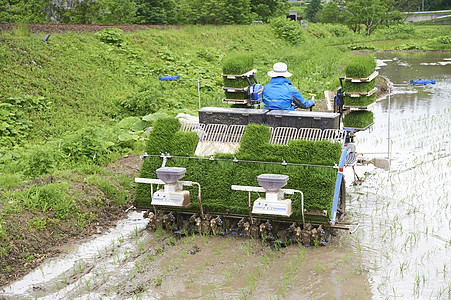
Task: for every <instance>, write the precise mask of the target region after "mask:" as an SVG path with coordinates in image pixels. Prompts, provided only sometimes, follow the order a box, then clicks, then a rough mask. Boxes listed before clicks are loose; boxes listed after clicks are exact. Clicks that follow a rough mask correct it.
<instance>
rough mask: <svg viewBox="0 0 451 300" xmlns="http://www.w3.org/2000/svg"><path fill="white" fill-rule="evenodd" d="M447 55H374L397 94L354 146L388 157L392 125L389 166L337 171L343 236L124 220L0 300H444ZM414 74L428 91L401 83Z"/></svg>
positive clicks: (380, 106)
mask: <svg viewBox="0 0 451 300" xmlns="http://www.w3.org/2000/svg"><path fill="white" fill-rule="evenodd" d="M448 57H451V55H443V54H430V53H428V54H425V55H424V54H423V55H417V54H406V56H401V55H400V54H396V55H395V54H377V58H378V59H381V60H385V64H386V66H383V67H382V68H381V70H380V72H381V73H382V74H384V75H386V76H387V77H389V78H390V79H391V80H392V81H393V82H394V83H395V84H396V87H395V88H394V89H393V94H394V95H392V96H391V97H390V106H388V101H387V100H384V101H381V102H379V103H377V104H376V105H374V106H373V107H372V111H373V112H374V115H375V126H374V129H373V131H372V132H371V133H370V132H361V133H358V135H357V138H356V143H357V145H358V150H360V151H361V152H364V153H365V156H367V157H370V158H371V157H386V156H387V152H388V138H387V137H388V131H389V130H388V129H389V128H390V138H391V139H390V140H391V143H390V144H391V152H390V157H391V159H392V167H391V170H390V171H384V170H378V169H374V168H372V167H370V166H366V167H358V168H356V170H357V174H358V175H359V176H361V177H365V181H364V182H363V183H362V184H361V185H359V186H356V187H353V186H352V185H351V181H352V178H353V174H352V171H351V170H350V169H348V170H346V177H347V182H348V184H349V186H348V199H349V201H348V206H347V210H348V219H349V221H354V222H358V223H359V224H360V227H359V229H358V230H357V231H356V232H355V233H354V234H353V235H350V234H348V233H345V232H341V233H339V234H338V235H336V236H334V237H333V238H332V240H331V242H329V243H328V244H327V246H325V247H316V248H315V247H303V246H299V245H292V246H290V247H287V248H282V249H271V248H269V247H267V246H263V245H261V243H260V242H259V241H254V240H250V239H243V238H237V237H231V236H229V237H215V236H199V235H197V236H189V237H183V238H181V239H176V238H174V237H172V236H167V235H165V233H164V232H159V231H157V232H150V231H148V230H145V229H144V227H145V225H146V223H147V222H146V220H144V219H143V217H142V213H139V212H132V213H131V214H130V215H129V217H128V219H126V220H123V221H122V222H120V223H119V225H118V227H117V228H116V229H114V230H112V231H111V232H110V233H108V234H106V235H101V236H99V237H96V238H94V239H93V240H90V241H87V242H85V243H83V244H81V245H74V246H73V247H72V248H70V249H67V253H66V254H65V255H62V256H61V257H58V258H56V259H53V260H50V261H48V262H46V263H45V264H43V265H42V266H41V267H40V268H39V269H37V270H36V271H34V272H33V273H31V274H29V275H27V276H26V277H25V278H23V279H22V280H20V281H18V282H16V283H14V284H12V285H10V286H8V287H4V288H3V289H0V298H2V297H3V298H5V299H17V298H43V299H101V298H102V299H131V298H137V299H186V298H191V299H193V298H194V299H198V298H218V299H230V298H237V299H245V298H246V299H260V298H262V299H277V298H283V299H312V298H317V299H324V298H326V299H348V298H350V299H386V298H403V299H413V298H418V299H424V298H432V299H449V298H450V297H451V275H450V274H451V272H450V268H451V201H450V198H449V194H450V192H451V190H450V189H451V184H450V183H451V179H450V178H451V177H450V175H449V173H450V172H449V169H450V166H451V156H450V154H451V149H450V148H451V145H450V143H451V137H450V128H451V117H450V109H451V99H450V94H451V69H450V68H451V65H449V64H446V62H447V60H444V58H448ZM439 62H441V63H442V64H439ZM420 78H422V79H434V80H437V84H436V85H435V86H422V87H412V86H408V85H407V83H408V81H409V80H410V79H420ZM401 85H404V86H401ZM388 108H390V109H388ZM389 111H390V125H388V115H389V114H388V112H389ZM365 173H366V175H364V174H365Z"/></svg>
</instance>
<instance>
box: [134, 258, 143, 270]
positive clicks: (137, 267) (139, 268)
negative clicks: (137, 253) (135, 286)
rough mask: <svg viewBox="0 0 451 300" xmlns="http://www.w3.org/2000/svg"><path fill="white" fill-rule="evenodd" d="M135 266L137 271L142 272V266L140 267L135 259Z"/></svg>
mask: <svg viewBox="0 0 451 300" xmlns="http://www.w3.org/2000/svg"><path fill="white" fill-rule="evenodd" d="M135 267H136V270H137V271H138V273H142V272H143V270H142V268H141V266H140V264H139V262H138V261H135Z"/></svg>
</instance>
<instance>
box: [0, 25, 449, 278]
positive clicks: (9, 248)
mask: <svg viewBox="0 0 451 300" xmlns="http://www.w3.org/2000/svg"><path fill="white" fill-rule="evenodd" d="M404 27H405V28H397V29H396V30H395V29H390V30H389V31H387V32H385V31H383V32H381V33H376V34H375V35H374V36H372V37H370V38H369V39H368V38H366V37H363V36H360V35H356V34H353V33H351V32H350V31H349V30H347V29H346V28H345V27H342V26H338V25H336V26H329V25H327V26H325V25H324V26H323V25H314V24H312V26H310V29H311V30H312V31H314V32H315V33H316V34H317V35H319V36H321V37H322V38H317V37H316V36H314V35H313V34H310V33H307V32H305V31H304V32H302V33H301V34H299V35H297V36H295V37H290V39H287V38H286V35H284V33H287V32H286V31H284V29H283V28H281V29H280V28H279V29H280V30H278V31H276V32H274V31H272V29H271V27H270V26H269V25H263V26H234V27H185V28H182V29H179V30H176V29H171V30H146V31H136V32H134V33H130V34H122V33H120V32H115V31H110V32H109V33H104V34H101V35H94V34H91V33H84V34H74V33H71V32H68V33H65V34H53V35H52V36H51V38H50V40H49V43H48V44H45V43H44V42H42V41H41V40H40V39H41V37H42V35H38V34H28V33H27V32H26V30H22V31H20V30H17V31H15V33H14V34H10V33H5V32H3V33H2V34H1V35H0V99H1V110H0V118H1V119H0V131H1V137H0V188H1V190H0V192H1V198H0V249H1V252H0V285H3V284H5V283H6V282H7V281H9V280H11V279H13V278H14V277H15V276H18V275H20V274H23V273H25V272H27V270H29V269H30V268H31V267H33V266H36V265H37V264H39V262H40V261H42V258H43V257H45V256H46V255H48V254H49V253H50V250H49V249H50V248H51V247H52V246H53V245H58V244H60V243H62V242H64V241H66V240H67V239H68V238H70V237H71V236H73V235H77V234H82V233H89V232H91V231H89V230H88V228H91V229H92V228H93V224H95V223H96V222H99V223H101V225H103V224H104V223H105V222H106V220H108V219H109V218H113V216H111V215H108V214H107V212H108V211H111V210H112V208H114V207H116V208H119V209H120V208H121V206H122V205H127V204H129V203H130V201H131V197H130V196H129V195H130V193H129V191H130V190H131V189H132V186H133V184H132V180H133V175H132V174H130V176H120V175H116V174H115V172H113V171H111V170H110V169H107V170H105V169H104V166H105V164H106V163H107V162H109V161H113V160H115V159H117V158H118V157H120V156H122V155H124V154H126V153H135V154H136V153H140V151H142V149H144V144H145V142H144V134H143V129H144V128H146V127H147V126H150V125H151V124H152V121H153V120H154V119H155V113H157V115H158V114H160V115H161V114H170V115H173V114H176V113H177V112H187V113H193V114H195V113H196V110H197V89H196V83H195V81H177V82H169V81H166V82H161V81H159V80H158V79H157V77H158V76H161V75H173V74H179V75H181V76H182V78H185V79H188V78H189V79H194V78H200V82H201V98H202V106H219V105H222V104H221V102H220V99H221V98H223V91H222V90H221V86H222V78H221V72H222V69H221V66H222V63H221V62H222V60H223V59H224V58H225V57H227V56H230V55H234V54H240V53H248V54H252V55H253V56H254V67H255V68H256V69H257V70H258V72H257V79H258V80H259V82H261V83H263V84H265V83H267V82H268V81H269V78H268V77H267V76H266V71H268V70H270V69H271V68H272V64H273V63H274V62H277V61H284V62H286V63H287V64H288V66H289V70H290V72H292V73H293V74H294V76H293V77H292V78H291V80H292V82H293V84H294V85H295V86H296V87H298V88H299V89H300V91H301V92H302V93H303V94H304V96H306V97H307V96H309V94H310V93H311V94H315V95H316V96H317V97H316V98H317V99H318V98H320V97H322V92H323V90H326V89H335V88H336V87H337V86H338V77H339V76H343V73H344V72H343V70H344V65H345V64H346V62H347V61H348V60H349V58H350V57H351V56H353V55H354V54H352V53H350V52H349V49H352V48H356V47H354V46H355V45H362V44H361V43H362V42H373V43H372V44H364V45H374V47H381V49H383V48H384V47H393V48H394V47H396V46H392V45H391V44H389V43H390V42H384V43H376V42H374V41H377V40H390V39H403V40H400V41H396V43H398V42H399V43H400V44H399V45H403V44H409V43H411V39H412V38H413V39H414V40H415V43H418V44H420V45H421V47H424V48H428V49H450V48H451V46H450V44H449V39H450V36H449V26H443V27H437V28H438V29H436V27H435V26H434V27H432V26H431V27H429V26H428V27H426V26H424V27H421V28H420V30H415V28H414V29H413V30H412V28H410V27H407V26H404ZM447 30H448V31H447ZM278 36H279V37H278ZM282 37H285V39H286V40H288V41H290V42H287V41H286V40H284V38H282ZM293 43H297V44H295V45H293ZM366 47H367V48H369V47H368V46H366ZM357 48H358V47H357ZM401 48H402V47H401ZM377 49H379V48H377ZM17 224H19V226H17ZM38 245H39V246H38ZM42 245H48V246H49V247H48V248H46V247H42Z"/></svg>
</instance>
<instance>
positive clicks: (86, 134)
mask: <svg viewBox="0 0 451 300" xmlns="http://www.w3.org/2000/svg"><path fill="white" fill-rule="evenodd" d="M99 131H100V129H99V128H94V127H87V128H83V129H80V130H79V131H77V132H75V133H74V134H71V135H69V136H68V137H67V138H66V139H65V140H64V141H63V142H62V145H61V149H62V151H63V153H65V154H66V155H67V156H68V157H69V158H70V159H71V160H73V161H75V162H77V161H88V160H89V161H92V162H94V163H97V164H99V163H102V162H105V161H107V155H108V153H110V150H109V149H108V147H109V146H111V145H112V144H113V143H112V142H107V141H105V140H103V139H102V138H101V136H100V133H99Z"/></svg>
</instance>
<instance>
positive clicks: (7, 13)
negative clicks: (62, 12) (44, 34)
mask: <svg viewBox="0 0 451 300" xmlns="http://www.w3.org/2000/svg"><path fill="white" fill-rule="evenodd" d="M43 8H44V5H43V4H42V1H39V0H30V1H26V0H16V1H14V0H11V1H7V0H0V20H1V21H0V22H8V23H44V22H45V21H46V19H45V14H44V9H43Z"/></svg>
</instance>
